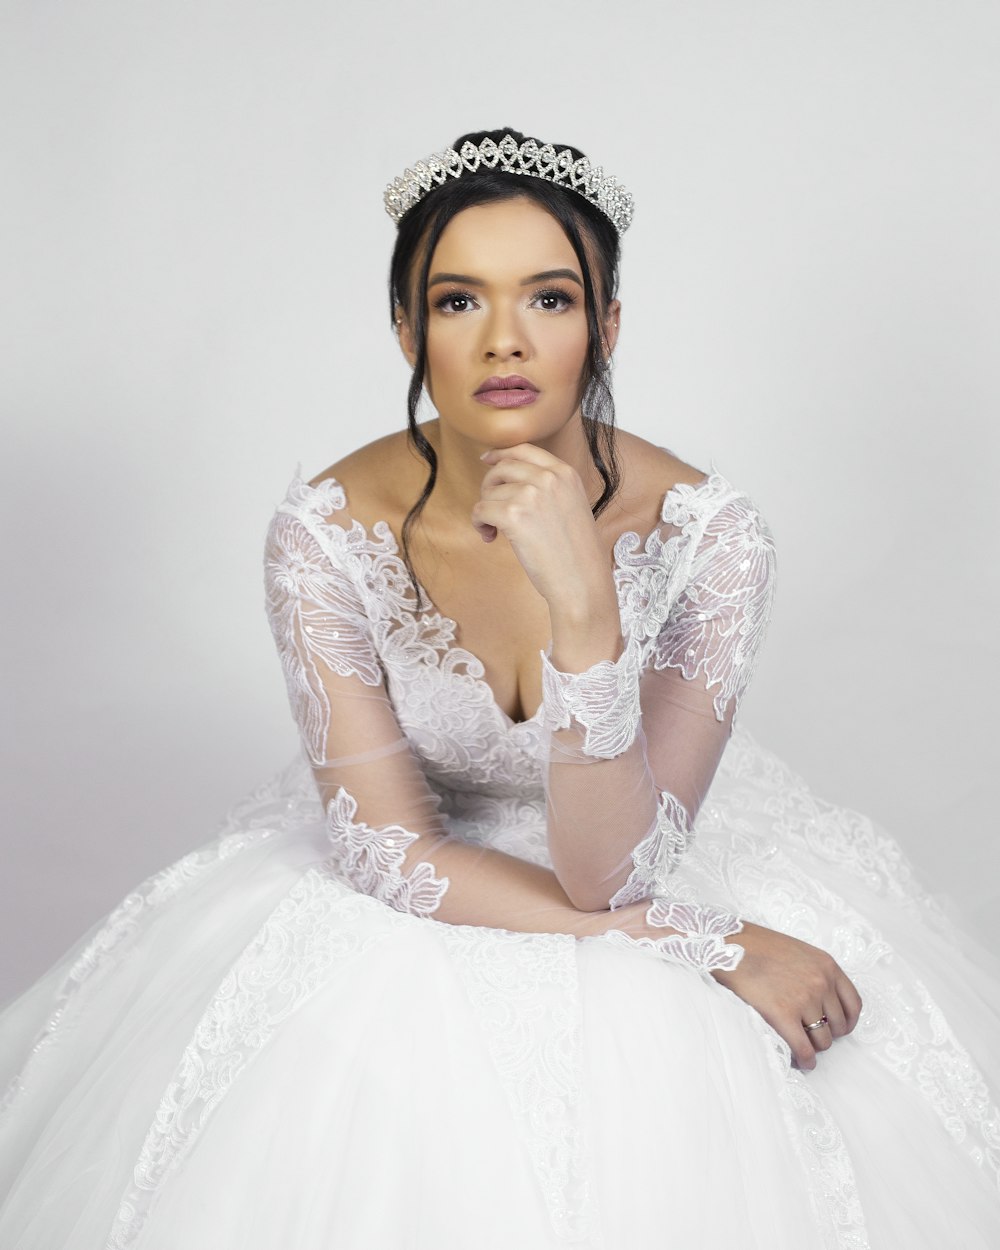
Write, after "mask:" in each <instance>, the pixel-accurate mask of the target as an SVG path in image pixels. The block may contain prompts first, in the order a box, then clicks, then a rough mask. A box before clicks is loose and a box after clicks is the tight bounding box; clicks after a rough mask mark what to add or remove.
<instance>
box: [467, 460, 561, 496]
mask: <svg viewBox="0 0 1000 1250" xmlns="http://www.w3.org/2000/svg"><path fill="white" fill-rule="evenodd" d="M546 481H549V482H552V481H555V477H554V475H553V472H552V470H551V469H548V468H545V467H543V466H542V465H538V464H529V463H528V462H527V461H525V460H498V461H497V463H496V464H494V465H493V466H492V468H490V469H488V470H487V471H486V473H485V474H484V475H483V482H482V486H481V487H480V489H481V490H482V491H483V492H484V493H485V492H486V491H488V490H490V489H491V488H492V487H495V486H501V485H504V484H506V483H508V482H530V483H531V484H532V485H541V484H542V483H544V482H546Z"/></svg>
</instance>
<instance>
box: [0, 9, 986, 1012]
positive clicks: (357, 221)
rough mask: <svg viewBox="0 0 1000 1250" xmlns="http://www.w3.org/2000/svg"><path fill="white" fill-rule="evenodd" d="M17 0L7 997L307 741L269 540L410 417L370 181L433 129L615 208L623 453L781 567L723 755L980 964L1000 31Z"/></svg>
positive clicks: (949, 17)
mask: <svg viewBox="0 0 1000 1250" xmlns="http://www.w3.org/2000/svg"><path fill="white" fill-rule="evenodd" d="M346 7H347V6H344V5H338V4H335V3H319V2H317V0H291V2H286V3H284V4H281V5H277V4H272V3H266V4H265V3H260V2H259V0H242V2H241V3H238V4H237V3H206V2H205V0H197V3H194V2H192V0H170V2H169V3H167V2H166V0H160V2H154V3H135V0H128V2H126V0H118V2H111V0H103V2H93V3H85V2H78V3H72V4H70V3H61V4H60V3H46V2H43V0H20V2H14V3H7V4H6V5H5V6H4V8H3V10H2V25H3V30H2V32H0V34H2V38H0V47H2V48H3V52H2V53H0V56H2V60H3V63H2V64H0V93H2V108H0V125H2V140H3V151H4V153H5V155H4V157H3V173H2V177H3V187H2V194H0V214H2V219H0V239H2V242H0V247H2V249H3V255H2V263H3V275H2V285H3V290H4V293H5V297H6V298H5V300H4V305H5V306H4V309H3V313H2V316H3V325H2V332H3V341H4V349H3V352H2V361H0V369H2V381H3V412H4V416H5V434H4V439H3V448H4V456H3V493H2V498H3V503H4V507H5V514H6V515H5V525H4V534H5V535H6V540H7V541H6V542H5V544H4V554H5V557H6V563H7V569H6V575H5V579H4V581H5V586H6V597H7V612H6V614H5V620H6V626H5V628H6V635H5V644H4V646H3V650H2V654H3V661H4V666H5V674H4V678H5V689H6V690H7V691H8V692H9V695H8V698H7V700H5V702H6V704H7V710H8V713H10V711H11V710H13V716H10V715H8V718H7V725H6V731H7V733H8V738H7V742H6V745H5V751H4V759H5V765H6V769H7V772H8V776H7V784H6V804H5V824H6V830H5V848H4V849H5V854H4V875H3V886H2V904H3V905H2V908H0V997H6V996H8V995H9V994H12V993H14V992H16V991H18V990H20V989H21V988H23V987H25V986H26V985H27V984H28V983H29V982H30V981H31V980H33V979H34V978H35V977H36V976H37V975H38V974H39V973H40V972H41V971H42V970H43V969H44V968H45V967H47V966H48V965H49V963H50V962H51V961H52V960H53V959H55V958H56V956H57V955H59V954H60V953H61V952H62V951H63V949H64V948H65V947H66V946H67V945H68V944H69V943H70V942H71V941H72V940H74V939H75V938H76V937H77V935H78V934H80V933H82V931H83V930H84V929H85V928H88V927H89V926H90V925H91V924H92V923H93V922H94V921H95V920H97V919H98V917H99V916H100V915H102V914H103V913H104V912H105V911H107V910H108V909H109V908H110V907H111V906H112V905H113V904H114V903H116V902H117V901H118V899H119V898H120V897H121V896H122V895H123V894H124V893H126V892H127V891H128V890H129V889H130V888H131V887H132V886H133V885H134V884H136V883H137V882H138V881H139V880H140V879H141V878H142V877H144V876H145V875H147V874H148V873H150V872H152V871H154V870H155V869H157V868H159V867H162V866H164V865H165V864H167V863H169V862H170V861H172V860H173V859H175V858H177V857H178V856H180V855H181V854H182V853H184V852H185V851H187V850H189V849H191V848H193V847H195V846H197V845H199V844H200V843H202V842H204V841H205V840H207V839H208V838H209V837H210V836H211V835H212V834H213V832H214V830H215V828H216V826H217V824H218V822H219V820H220V819H221V817H222V816H223V814H224V811H225V809H226V808H227V807H228V806H229V805H230V804H231V803H232V802H234V801H235V800H236V799H237V798H238V797H239V796H240V795H242V794H243V793H244V792H245V791H246V790H248V789H250V788H251V787H252V786H253V785H255V784H256V783H257V782H258V781H260V780H262V779H263V778H264V777H265V776H266V775H268V774H269V773H270V772H271V771H273V770H274V769H275V768H277V767H278V766H279V765H281V764H282V763H283V762H285V760H286V759H287V758H288V757H290V756H291V754H292V753H293V751H294V750H295V747H296V738H295V734H294V729H293V726H292V722H291V719H290V715H289V712H288V709H287V705H286V702H285V693H284V688H283V685H282V680H281V675H280V670H279V667H278V663H277V660H276V657H275V655H274V652H273V647H272V643H271V639H270V635H269V632H268V629H267V625H266V622H265V618H264V613H263V607H262V589H261V544H262V540H263V535H264V531H265V528H266V526H267V522H268V520H269V517H270V514H271V511H272V509H273V507H274V505H275V503H276V502H277V501H278V500H279V499H280V497H281V496H282V494H283V492H284V489H285V486H286V485H287V482H288V480H289V479H290V477H291V475H292V473H293V471H294V470H295V468H296V466H297V464H299V463H301V466H302V468H303V471H304V472H305V473H306V474H307V475H311V474H313V473H315V472H317V471H318V470H319V469H321V468H323V467H325V466H326V465H327V464H329V463H331V462H332V461H334V460H335V459H338V458H339V457H340V456H342V455H343V454H345V453H346V452H347V451H348V450H350V449H351V448H353V447H354V446H356V445H358V444H359V443H361V442H364V441H368V440H369V439H370V438H373V437H375V436H377V435H380V434H382V433H385V432H388V431H390V430H392V429H395V428H399V427H400V426H401V424H402V421H403V415H404V408H403V404H404V393H405V387H406V380H407V379H406V370H405V367H404V365H403V362H402V360H401V359H399V358H398V355H397V353H396V349H395V346H394V343H393V340H392V338H391V336H390V333H389V329H388V318H387V309H386V301H385V294H384V277H385V272H386V267H387V260H388V254H389V249H390V246H391V241H392V226H391V224H390V222H389V220H388V218H387V217H385V215H384V214H383V211H382V207H381V194H382V189H383V187H384V185H385V183H386V182H387V181H388V180H389V179H390V178H391V177H393V176H395V174H396V173H398V172H399V171H400V170H401V169H402V168H403V166H404V165H406V164H407V163H408V162H410V161H411V160H413V159H416V158H417V157H420V156H422V155H425V154H427V153H428V152H429V151H431V150H434V149H436V148H439V147H442V146H445V145H447V144H448V143H450V142H451V140H452V139H454V138H455V137H456V136H457V135H458V134H459V133H460V132H461V131H463V130H467V129H473V128H477V127H488V126H504V125H507V126H514V127H517V128H519V129H522V130H526V131H528V132H534V133H536V134H538V135H539V136H541V137H542V138H543V139H549V140H555V141H566V142H572V143H574V144H576V145H578V146H580V147H583V148H584V149H586V150H587V151H588V152H590V154H591V155H592V156H593V157H594V158H595V160H596V161H597V162H599V163H602V164H604V165H605V166H606V168H608V169H609V170H610V171H612V172H613V173H615V174H616V175H618V176H619V177H620V178H621V179H622V180H623V181H624V182H625V183H626V185H627V186H629V188H630V189H632V190H633V191H634V193H635V195H636V199H637V203H638V210H637V215H636V219H635V224H634V226H633V228H632V230H631V231H630V233H629V234H628V235H627V236H626V239H625V267H624V281H623V291H622V295H623V300H624V316H623V321H622V326H623V334H622V342H621V348H620V352H619V359H618V365H617V393H618V409H619V419H620V422H621V424H622V425H623V426H624V427H625V428H628V429H632V430H634V431H636V432H637V433H640V434H642V435H644V436H646V437H647V438H650V439H653V440H654V441H656V442H659V443H661V444H663V445H665V446H668V447H670V448H672V449H673V450H674V451H676V452H677V453H678V454H679V455H681V456H683V457H684V458H685V459H687V460H689V461H691V462H693V463H694V464H696V465H699V466H701V467H703V468H707V467H709V464H710V462H714V464H715V466H716V467H717V468H719V469H720V470H721V471H722V472H724V473H725V474H726V475H727V476H729V477H730V478H731V479H733V480H734V481H736V482H737V483H739V484H741V485H742V486H744V487H745V488H746V489H747V490H749V491H750V493H751V494H752V495H753V496H754V497H755V498H756V500H757V502H758V504H759V505H760V507H761V509H762V511H763V512H764V514H765V516H767V517H768V518H769V520H770V523H771V525H772V528H773V530H774V532H775V535H776V538H777V542H778V546H779V553H780V577H779V590H778V598H777V604H776V611H775V616H774V620H773V624H772V627H771V633H770V637H769V641H768V644H767V648H766V654H765V657H764V660H763V663H762V666H761V668H760V670H759V674H758V678H757V683H756V687H755V689H754V691H753V692H752V693H751V695H750V696H749V698H748V700H747V702H746V704H745V710H744V719H745V723H746V724H747V726H748V727H749V728H750V729H751V730H752V731H753V732H755V733H756V734H757V736H758V737H760V738H761V739H762V740H763V741H764V742H765V743H766V744H768V745H770V746H771V747H773V748H774V749H776V750H777V751H778V752H779V754H781V755H782V756H783V757H785V758H786V759H787V760H788V761H789V762H790V763H791V764H792V765H793V766H794V767H795V768H796V769H797V770H798V771H799V772H801V773H803V774H805V775H806V776H807V777H808V778H809V779H810V780H811V781H812V782H813V784H814V786H815V788H816V789H817V790H818V791H819V792H820V793H821V794H822V795H824V796H826V797H830V798H833V799H836V800H839V801H841V802H844V803H846V804H848V805H850V806H853V807H857V808H860V809H861V810H863V811H865V812H867V813H869V814H871V815H872V816H874V817H875V818H877V819H878V820H879V821H880V822H881V823H883V824H885V825H886V826H888V827H889V828H890V829H891V830H892V831H893V832H894V833H895V834H896V835H897V836H898V837H899V839H900V840H901V841H902V842H903V844H904V846H905V847H906V849H907V850H908V852H909V853H910V855H911V856H912V857H913V858H914V859H915V860H916V861H917V864H918V867H919V868H920V870H921V872H922V874H923V875H924V877H925V879H926V880H927V881H928V882H929V883H930V884H931V885H932V886H933V888H934V889H935V890H938V891H940V892H942V893H944V894H945V895H946V896H948V898H950V899H951V900H952V902H953V905H954V906H955V907H956V908H957V909H959V910H961V912H962V913H963V914H964V916H965V917H966V919H967V922H968V925H969V927H971V928H973V929H974V930H975V931H976V932H977V933H978V934H979V935H980V936H981V937H982V938H983V939H984V940H985V941H986V942H988V943H990V944H993V945H995V942H994V938H993V925H992V922H993V919H994V918H995V917H996V915H997V913H998V906H997V905H998V886H997V882H998V878H1000V872H998V869H1000V850H998V840H997V836H996V827H997V821H996V816H995V813H996V800H995V797H994V791H993V780H994V772H993V770H994V767H995V762H994V748H995V738H996V735H995V731H994V728H993V719H994V709H995V704H996V660H997V643H996V621H997V608H998V594H997V571H996V570H997V561H996V558H995V555H994V552H995V545H996V544H995V539H994V536H993V524H994V520H993V518H994V511H995V499H996V489H995V481H996V471H997V436H996V400H997V394H998V390H1000V385H998V382H1000V379H998V364H997V361H998V352H997V343H996V340H997V329H998V320H1000V317H998V297H997V291H998V280H1000V241H998V233H997V229H996V223H997V221H1000V172H998V164H997V159H996V153H997V151H998V150H1000V116H998V109H997V103H996V82H997V67H998V64H1000V59H998V54H1000V8H998V6H997V5H996V4H993V3H990V2H988V0H983V2H982V3H976V2H974V0H948V2H947V3H946V2H941V3H928V2H922V0H883V2H882V3H877V4H872V3H871V0H840V2H839V3H838V4H836V5H831V4H826V3H824V4H818V3H781V2H779V0H762V2H757V3H752V4H748V3H746V2H745V0H730V2H721V0H720V2H715V3H712V2H709V3H695V2H694V0H691V2H688V3H675V2H672V0H666V2H664V3H660V4H659V5H656V6H653V5H650V4H648V3H646V0H642V2H640V0H630V2H628V3H619V4H616V5H614V6H609V5H607V4H596V3H591V2H587V0H572V3H570V2H568V0H560V2H559V3H549V4H543V5H541V6H539V5H537V4H536V3H535V2H534V0H531V2H529V0H509V2H508V3H506V4H504V5H503V6H497V5H491V6H489V7H482V8H479V7H477V6H476V5H474V4H470V3H469V2H468V0H446V2H441V0H437V2H436V3H434V4H428V5H415V4H408V3H402V0H392V3H391V4H389V5H385V4H383V5H378V6H375V5H372V6H357V5H355V6H351V11H350V12H346V11H345V9H346Z"/></svg>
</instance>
